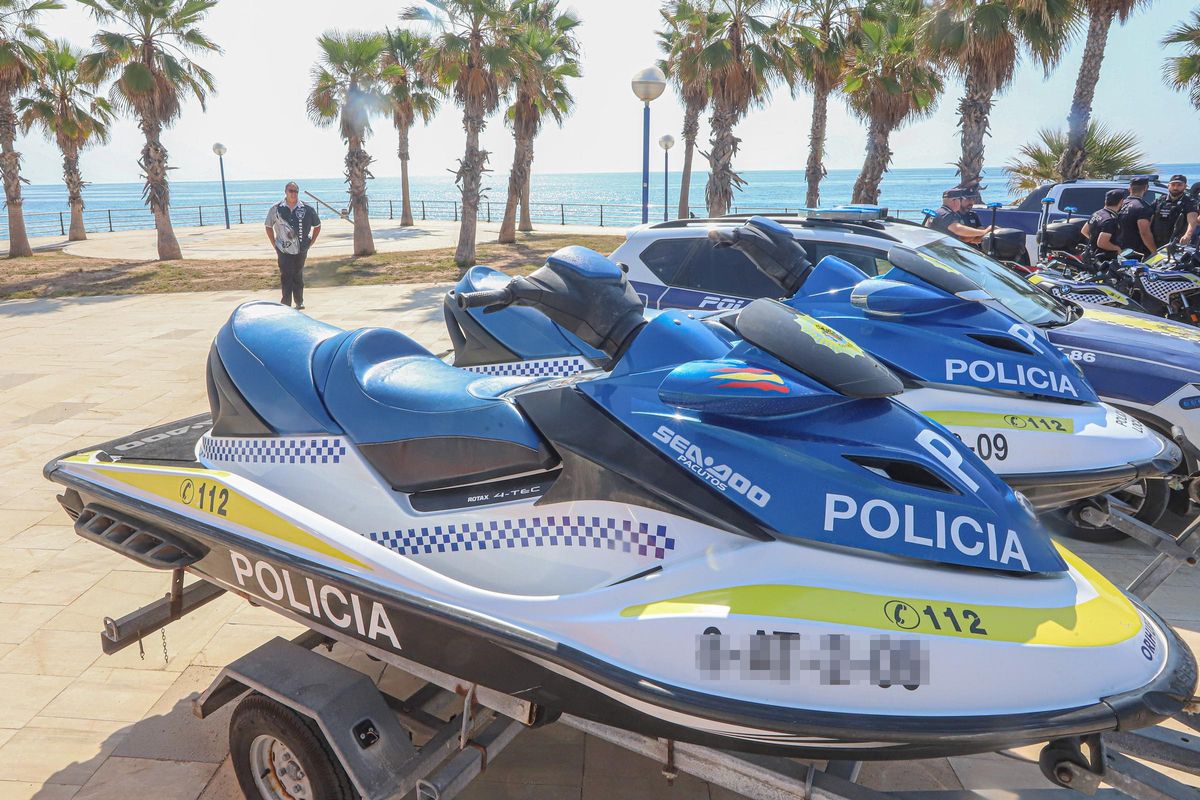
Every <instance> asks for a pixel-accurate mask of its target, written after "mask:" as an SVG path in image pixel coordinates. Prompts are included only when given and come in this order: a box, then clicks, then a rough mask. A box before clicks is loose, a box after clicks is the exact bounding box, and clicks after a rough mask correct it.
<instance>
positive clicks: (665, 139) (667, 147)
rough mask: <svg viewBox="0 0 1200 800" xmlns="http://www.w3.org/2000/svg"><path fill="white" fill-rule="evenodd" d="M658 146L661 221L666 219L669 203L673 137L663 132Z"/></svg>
mask: <svg viewBox="0 0 1200 800" xmlns="http://www.w3.org/2000/svg"><path fill="white" fill-rule="evenodd" d="M658 146H659V147H661V148H662V149H663V222H666V221H667V209H668V208H669V207H670V205H671V196H670V183H671V148H672V147H674V146H675V137H674V136H672V135H671V134H669V133H667V134H664V135H663V136H662V137H660V138H659V140H658Z"/></svg>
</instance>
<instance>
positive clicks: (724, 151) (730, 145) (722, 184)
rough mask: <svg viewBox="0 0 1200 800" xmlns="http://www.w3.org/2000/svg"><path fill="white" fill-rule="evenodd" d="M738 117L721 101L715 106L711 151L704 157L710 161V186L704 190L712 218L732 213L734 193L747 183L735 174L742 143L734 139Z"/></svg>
mask: <svg viewBox="0 0 1200 800" xmlns="http://www.w3.org/2000/svg"><path fill="white" fill-rule="evenodd" d="M736 121H737V116H736V115H735V114H734V112H733V109H731V108H729V107H728V105H727V104H726V103H724V102H722V101H720V100H715V101H714V102H713V115H712V120H711V122H710V124H711V125H712V140H711V145H712V147H711V150H710V152H709V153H706V154H705V153H702V154H701V155H707V157H708V185H707V186H706V187H705V189H704V201H705V204H706V205H707V206H708V215H709V216H710V217H719V216H722V215H724V214H728V213H729V206H730V205H731V204H732V203H733V189H734V187H735V186H740V185H741V184H742V183H743V181H742V179H741V178H740V177H738V175H737V173H736V172H734V171H733V157H734V156H735V155H737V151H738V143H739V142H740V141H741V139H739V138H737V137H736V136H734V135H733V126H734V123H735V122H736Z"/></svg>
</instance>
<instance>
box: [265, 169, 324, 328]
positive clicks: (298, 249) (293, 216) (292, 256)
mask: <svg viewBox="0 0 1200 800" xmlns="http://www.w3.org/2000/svg"><path fill="white" fill-rule="evenodd" d="M283 191H284V195H283V200H281V201H280V202H278V203H276V204H275V205H273V206H271V208H270V210H269V211H267V221H266V226H267V241H268V242H270V243H271V245H272V246H273V247H274V248H275V255H276V257H277V258H278V261H279V285H280V287H281V288H282V289H283V299H282V300H280V301H279V302H281V303H283V304H284V305H285V306H290V305H291V304H292V300H293V299H294V300H295V302H296V308H298V309H301V310H303V309H304V260H305V258H307V257H308V249H309V248H310V247H312V246H313V245H314V244H316V243H317V237H318V236H320V235H321V219H320V217H318V216H317V210H316V209H315V208H313V207H312V206H310V205H307V204H306V203H303V202H301V200H300V187H299V186H297V185H296V184H295V183H294V182H289V183H288V185H287V186H285V187H284V190H283Z"/></svg>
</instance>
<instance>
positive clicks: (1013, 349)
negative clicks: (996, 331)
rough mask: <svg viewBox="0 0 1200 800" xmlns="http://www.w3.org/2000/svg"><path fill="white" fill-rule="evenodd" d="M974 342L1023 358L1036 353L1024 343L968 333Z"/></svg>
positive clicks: (1005, 338)
mask: <svg viewBox="0 0 1200 800" xmlns="http://www.w3.org/2000/svg"><path fill="white" fill-rule="evenodd" d="M967 336H970V337H971V338H972V339H974V340H975V341H977V342H979V343H980V344H986V345H987V346H988V347H995V348H996V349H997V350H1007V351H1008V352H1010V353H1020V354H1021V355H1023V356H1033V355H1037V353H1035V352H1033V351H1032V350H1030V349H1029V346H1028V345H1026V344H1025V343H1024V342H1019V341H1017V340H1016V339H1009V338H1008V337H1007V336H995V335H993V334H990V333H968V334H967Z"/></svg>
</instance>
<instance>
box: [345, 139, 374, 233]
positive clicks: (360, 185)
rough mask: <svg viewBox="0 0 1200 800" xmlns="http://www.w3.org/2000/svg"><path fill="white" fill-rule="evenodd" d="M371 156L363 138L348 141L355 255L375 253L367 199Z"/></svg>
mask: <svg viewBox="0 0 1200 800" xmlns="http://www.w3.org/2000/svg"><path fill="white" fill-rule="evenodd" d="M370 167H371V156H369V155H368V154H367V151H366V150H364V149H363V146H362V139H359V138H358V137H357V136H351V137H350V139H349V141H348V142H347V143H346V183H348V184H349V185H350V219H351V220H352V221H353V222H354V255H356V256H369V255H374V254H375V239H374V237H372V236H371V219H370V217H369V216H368V211H369V210H370V203H369V202H368V200H367V178H368V177H370V175H371V172H370Z"/></svg>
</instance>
